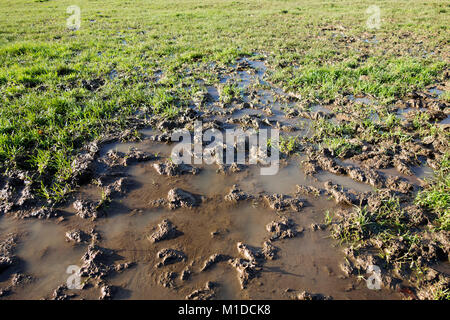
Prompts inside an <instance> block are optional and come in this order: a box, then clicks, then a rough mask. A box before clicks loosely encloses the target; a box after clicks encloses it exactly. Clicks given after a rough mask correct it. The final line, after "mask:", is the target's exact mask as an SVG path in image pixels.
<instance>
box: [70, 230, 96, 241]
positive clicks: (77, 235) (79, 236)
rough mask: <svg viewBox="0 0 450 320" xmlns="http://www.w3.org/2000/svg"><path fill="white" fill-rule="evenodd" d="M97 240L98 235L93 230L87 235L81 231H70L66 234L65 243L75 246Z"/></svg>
mask: <svg viewBox="0 0 450 320" xmlns="http://www.w3.org/2000/svg"><path fill="white" fill-rule="evenodd" d="M99 238H100V235H99V234H98V233H97V232H96V231H95V230H94V229H92V230H91V231H90V232H89V233H87V232H84V231H83V230H71V231H67V232H66V241H68V242H72V243H76V244H80V243H88V242H91V241H97V240H98V239H99Z"/></svg>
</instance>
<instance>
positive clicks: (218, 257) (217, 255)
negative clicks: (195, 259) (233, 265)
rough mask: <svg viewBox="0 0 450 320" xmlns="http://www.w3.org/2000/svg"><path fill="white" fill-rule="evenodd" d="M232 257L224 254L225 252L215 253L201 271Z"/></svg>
mask: <svg viewBox="0 0 450 320" xmlns="http://www.w3.org/2000/svg"><path fill="white" fill-rule="evenodd" d="M229 259H230V256H227V255H224V254H220V253H215V254H213V255H211V256H210V257H209V258H208V259H207V260H206V261H205V263H204V264H203V267H202V268H201V269H200V271H202V272H203V271H205V270H207V269H209V268H210V267H212V266H213V265H215V264H216V263H219V262H222V261H227V260H229Z"/></svg>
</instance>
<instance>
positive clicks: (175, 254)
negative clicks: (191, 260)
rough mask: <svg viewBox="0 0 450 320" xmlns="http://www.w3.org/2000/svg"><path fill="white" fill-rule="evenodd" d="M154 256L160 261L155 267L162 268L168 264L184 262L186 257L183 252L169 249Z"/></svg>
mask: <svg viewBox="0 0 450 320" xmlns="http://www.w3.org/2000/svg"><path fill="white" fill-rule="evenodd" d="M156 256H157V257H158V258H159V259H162V261H161V262H158V264H157V265H156V267H158V268H159V267H162V266H167V265H169V264H174V263H177V262H181V261H186V260H187V257H186V255H185V254H184V252H182V251H179V250H175V249H170V248H166V249H162V250H160V251H159V252H158V253H157V254H156Z"/></svg>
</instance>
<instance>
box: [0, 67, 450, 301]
mask: <svg viewBox="0 0 450 320" xmlns="http://www.w3.org/2000/svg"><path fill="white" fill-rule="evenodd" d="M213 68H216V69H217V70H215V71H216V72H217V74H218V77H219V79H220V84H219V86H214V85H211V84H208V83H205V81H203V80H200V81H199V83H201V84H202V85H203V86H204V91H203V93H201V94H199V97H198V100H197V101H194V102H193V105H192V106H191V107H190V108H188V109H186V110H184V111H183V112H182V113H181V114H180V115H179V118H178V119H175V120H171V119H158V118H157V117H155V118H152V119H149V120H145V121H137V122H136V123H135V124H134V127H133V129H140V137H139V139H138V140H137V141H128V142H123V141H124V140H125V141H127V140H134V139H131V138H133V137H134V136H133V135H131V134H130V133H129V132H128V133H123V132H122V133H120V134H116V135H113V136H109V137H106V138H105V139H104V140H103V141H98V142H95V143H93V144H90V145H88V146H87V147H86V149H85V151H84V152H83V153H81V154H80V156H79V158H78V160H77V161H75V162H74V165H73V166H74V172H75V174H74V177H73V180H74V185H75V186H77V189H76V192H74V193H72V194H71V195H70V196H69V197H68V199H67V200H66V201H65V202H64V203H62V204H50V205H48V204H45V203H43V202H37V203H36V202H26V201H23V199H22V201H21V197H18V196H17V194H14V193H13V192H11V190H13V189H11V188H10V184H14V183H16V184H18V185H19V186H20V185H21V183H22V182H20V181H19V182H17V181H16V180H20V177H19V178H15V180H14V179H10V180H8V182H7V183H6V184H3V190H2V197H3V199H4V204H3V205H2V210H3V212H4V213H5V214H3V215H2V216H0V235H1V237H0V241H1V244H2V245H1V247H0V248H1V251H0V254H1V257H0V258H1V259H2V260H0V261H1V262H2V264H1V265H0V267H1V269H0V296H1V297H2V298H5V299H40V298H48V299H52V298H53V299H69V298H73V299H79V298H87V299H97V298H100V299H110V298H114V299H185V298H189V299H210V298H214V299H297V298H299V299H309V298H312V297H314V298H332V299H401V298H405V297H407V298H409V296H408V295H405V293H404V291H405V290H403V291H402V288H404V286H408V285H409V283H408V278H407V277H406V276H405V277H404V279H400V280H399V281H398V283H397V285H391V284H388V285H383V286H382V288H381V290H370V289H369V288H368V286H367V283H366V281H365V280H364V279H365V278H367V277H368V276H369V274H366V272H365V271H366V268H365V265H363V264H359V266H356V264H355V263H354V262H349V260H348V259H351V258H355V257H354V256H352V255H351V254H349V252H348V251H345V250H343V249H345V246H342V244H340V243H339V242H338V241H337V240H335V239H333V237H332V236H331V233H330V228H329V227H328V226H327V225H326V224H324V219H325V213H326V212H343V211H345V210H349V208H351V207H352V205H361V204H368V205H369V206H370V205H375V204H376V201H377V200H378V198H377V196H376V190H378V189H385V190H389V192H395V194H396V196H399V197H401V196H405V197H411V194H413V193H414V192H417V190H418V189H419V188H420V187H421V186H422V185H423V184H424V180H423V179H424V178H426V177H430V176H431V175H432V169H431V168H430V167H432V166H433V164H434V163H435V161H436V159H437V158H438V157H439V152H438V151H435V150H434V149H433V150H431V149H427V150H425V151H423V150H422V153H421V157H422V160H423V161H417V160H416V159H417V157H415V156H412V155H411V152H416V151H414V150H415V149H414V148H415V147H417V144H416V145H414V143H411V146H410V147H411V148H410V149H409V151H408V150H406V148H405V149H404V150H400V151H399V150H397V151H396V152H394V153H387V155H386V153H385V152H383V151H382V150H381V148H377V147H376V146H362V148H363V152H362V153H359V154H352V153H351V152H349V153H347V154H344V156H340V157H338V156H336V155H335V154H333V152H330V150H328V149H326V148H322V149H320V150H318V149H317V148H314V147H312V146H311V143H308V139H309V138H311V137H313V134H314V129H313V127H312V121H314V120H318V119H328V120H330V121H332V122H333V123H341V121H345V120H342V119H345V112H344V116H342V114H341V115H340V116H339V115H337V114H335V111H334V110H333V109H334V106H320V105H317V104H315V105H311V106H304V105H303V104H302V103H300V101H299V99H298V97H296V96H294V95H291V94H288V93H285V92H283V91H282V90H281V89H279V88H276V87H275V86H273V85H271V84H270V83H269V82H267V80H266V77H265V74H266V72H267V71H268V70H267V67H266V66H265V64H264V62H263V61H252V60H251V59H247V58H243V59H240V60H238V61H237V62H236V64H235V65H233V66H230V67H229V68H226V69H218V68H217V67H215V66H214V67H213ZM226 83H232V84H236V85H237V87H238V88H240V89H242V94H241V95H238V96H235V97H233V98H232V99H231V101H230V102H227V103H224V102H223V101H222V100H221V92H222V89H223V85H224V84H226ZM438 93H439V92H437V91H433V92H430V95H431V94H432V95H436V94H438ZM345 101H346V102H345V103H344V107H343V108H344V109H345V108H350V107H351V106H352V105H353V104H355V103H358V104H367V105H374V106H376V103H374V102H373V101H371V100H370V99H369V98H365V97H363V98H355V97H347V98H346V99H345ZM436 103H438V102H436ZM409 104H411V103H410V102H405V105H404V106H403V107H405V108H403V109H401V108H399V110H408V108H410V107H409ZM341 107H342V106H341ZM413 108H414V110H413V111H414V112H421V110H420V109H417V108H416V107H415V106H414V107H413ZM433 108H434V109H433V110H434V111H430V114H431V115H432V116H433V118H432V119H435V120H436V121H442V122H441V124H443V125H445V121H447V120H446V119H448V107H445V106H444V107H442V106H439V105H438V106H434V107H433ZM436 109H437V110H436ZM426 110H431V109H426ZM398 114H399V120H401V121H408V116H407V115H408V114H409V112H407V113H405V112H403V111H399V112H398ZM375 118H376V117H375ZM375 118H374V119H375ZM199 119H201V120H202V121H203V123H204V125H205V127H217V128H218V129H222V130H223V129H226V128H234V127H243V128H254V129H260V128H278V129H280V130H281V131H282V135H283V136H284V137H286V138H288V137H296V136H298V141H299V143H298V144H296V145H295V147H294V150H291V151H290V152H287V153H286V154H283V155H282V159H281V163H280V169H279V172H278V173H277V174H276V175H275V176H262V175H260V171H259V169H260V168H259V166H255V165H254V166H242V167H240V166H230V167H226V166H225V167H219V166H218V165H198V166H193V167H191V166H184V167H183V166H176V165H173V164H171V162H170V152H171V150H172V147H173V144H171V143H168V142H169V141H170V132H171V131H173V130H174V129H177V128H184V127H186V128H191V127H192V123H193V121H195V120H199ZM404 126H406V127H407V124H404ZM144 128H145V129H144ZM149 128H151V129H149ZM436 140H437V139H436ZM430 143H431V144H435V146H436V148H435V149H436V150H441V149H444V150H445V146H444V147H443V146H442V145H441V144H442V141H432V142H430ZM364 147H365V148H364ZM403 151H404V152H403ZM402 152H403V153H402ZM408 152H409V153H408ZM424 162H425V164H424ZM22 188H23V190H25V189H26V187H22ZM14 190H17V188H16V189H14ZM23 194H24V192H23V191H22V195H23ZM25 195H26V192H25ZM22 198H23V197H22ZM25 198H26V197H25ZM23 203H25V204H26V205H22V204H23ZM40 207H42V208H44V209H41V208H40ZM35 218H39V219H35ZM446 250H447V251H448V248H447V249H446ZM356 258H357V257H356ZM349 263H350V264H352V266H353V267H354V268H353V269H352V270H350V272H349V267H348V265H349ZM71 265H75V266H79V267H81V270H80V274H81V275H82V289H80V290H74V289H68V288H67V287H66V281H67V278H68V277H69V276H70V274H68V273H67V272H66V270H67V268H68V267H69V266H71ZM447 267H448V261H447V262H446V263H444V264H440V265H439V268H443V269H444V270H445V269H446V268H447Z"/></svg>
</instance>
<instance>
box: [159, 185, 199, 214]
mask: <svg viewBox="0 0 450 320" xmlns="http://www.w3.org/2000/svg"><path fill="white" fill-rule="evenodd" d="M167 200H168V206H169V208H170V209H172V210H173V209H177V208H180V207H187V208H193V207H196V206H198V205H199V204H200V202H201V197H199V196H197V195H194V194H192V193H189V192H187V191H185V190H183V189H180V188H174V189H171V190H170V191H169V193H168V194H167Z"/></svg>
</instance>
